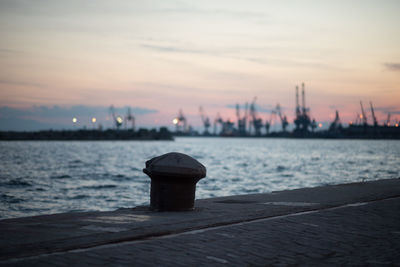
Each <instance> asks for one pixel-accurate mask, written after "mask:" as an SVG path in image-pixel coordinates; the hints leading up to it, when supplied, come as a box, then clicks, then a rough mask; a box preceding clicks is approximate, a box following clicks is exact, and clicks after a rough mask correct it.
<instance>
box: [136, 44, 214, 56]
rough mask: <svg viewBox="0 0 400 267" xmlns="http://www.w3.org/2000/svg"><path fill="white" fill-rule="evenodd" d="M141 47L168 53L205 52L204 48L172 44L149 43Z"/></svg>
mask: <svg viewBox="0 0 400 267" xmlns="http://www.w3.org/2000/svg"><path fill="white" fill-rule="evenodd" d="M141 47H143V48H147V49H151V50H156V51H159V52H170V53H191V54H205V53H207V52H206V51H204V50H197V49H186V48H180V47H174V46H162V45H149V44H142V45H141Z"/></svg>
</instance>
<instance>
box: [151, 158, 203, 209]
mask: <svg viewBox="0 0 400 267" xmlns="http://www.w3.org/2000/svg"><path fill="white" fill-rule="evenodd" d="M143 172H144V173H145V174H147V175H148V176H149V177H150V178H151V190H150V191H151V192H150V208H151V209H152V210H155V211H186V210H193V209H194V199H195V193H196V183H197V182H198V181H199V180H200V179H201V178H204V177H205V176H206V167H204V166H203V165H202V164H201V163H200V162H198V161H197V160H195V159H194V158H192V157H190V156H188V155H185V154H182V153H177V152H171V153H167V154H164V155H161V156H159V157H155V158H152V159H151V160H148V161H146V168H144V169H143Z"/></svg>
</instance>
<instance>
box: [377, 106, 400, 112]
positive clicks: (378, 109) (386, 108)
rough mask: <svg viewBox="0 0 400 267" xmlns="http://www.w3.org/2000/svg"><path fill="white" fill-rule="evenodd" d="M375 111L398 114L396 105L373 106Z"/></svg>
mask: <svg viewBox="0 0 400 267" xmlns="http://www.w3.org/2000/svg"><path fill="white" fill-rule="evenodd" d="M374 109H375V110H376V111H381V112H383V113H386V114H388V113H390V114H400V110H399V109H398V107H394V106H388V107H374Z"/></svg>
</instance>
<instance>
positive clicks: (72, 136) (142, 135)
mask: <svg viewBox="0 0 400 267" xmlns="http://www.w3.org/2000/svg"><path fill="white" fill-rule="evenodd" d="M0 140H1V141H107V140H143V141H146V140H170V141H171V140H174V137H173V136H172V133H171V132H170V131H169V130H168V129H167V128H165V127H161V128H160V129H159V130H156V129H151V130H148V129H139V130H138V131H134V130H131V129H130V130H112V129H108V130H104V131H101V130H86V129H81V130H43V131H35V132H28V131H27V132H17V131H1V132H0Z"/></svg>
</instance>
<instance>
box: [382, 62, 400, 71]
mask: <svg viewBox="0 0 400 267" xmlns="http://www.w3.org/2000/svg"><path fill="white" fill-rule="evenodd" d="M383 65H384V66H385V68H386V69H388V70H391V71H400V63H384V64H383Z"/></svg>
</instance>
